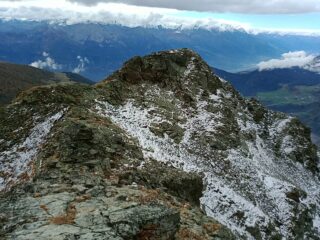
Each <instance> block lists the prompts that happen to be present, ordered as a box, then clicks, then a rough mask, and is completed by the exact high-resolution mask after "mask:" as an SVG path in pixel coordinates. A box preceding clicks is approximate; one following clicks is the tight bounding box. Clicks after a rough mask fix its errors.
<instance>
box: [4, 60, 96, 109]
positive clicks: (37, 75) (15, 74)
mask: <svg viewBox="0 0 320 240" xmlns="http://www.w3.org/2000/svg"><path fill="white" fill-rule="evenodd" d="M70 81H74V82H79V83H86V84H93V82H91V81H90V80H89V79H87V78H84V77H82V76H80V75H78V74H75V73H59V72H50V71H47V70H42V69H38V68H34V67H31V66H27V65H20V64H14V63H8V62H0V86H1V87H0V104H8V103H10V101H11V100H13V99H14V98H15V97H16V95H17V94H18V93H19V92H21V91H23V90H27V89H28V88H31V87H35V86H40V85H47V84H54V83H57V82H70Z"/></svg>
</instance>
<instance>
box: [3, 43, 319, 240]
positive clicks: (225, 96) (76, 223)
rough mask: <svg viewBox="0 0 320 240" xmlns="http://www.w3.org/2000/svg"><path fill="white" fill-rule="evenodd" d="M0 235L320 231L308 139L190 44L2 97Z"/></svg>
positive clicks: (290, 234)
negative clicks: (8, 100)
mask: <svg viewBox="0 0 320 240" xmlns="http://www.w3.org/2000/svg"><path fill="white" fill-rule="evenodd" d="M0 124H1V128H0V191H1V193H0V238H1V239H18V240H20V239H99V240H100V239H178V240H180V239H181V240H182V239H281V238H287V239H303V238H305V239H317V237H318V235H319V230H320V226H319V219H320V209H319V206H320V203H319V202H320V196H319V189H320V183H319V179H318V177H319V175H318V174H319V173H318V172H319V169H318V156H317V154H316V148H315V146H314V145H313V144H312V143H311V141H310V136H309V135H310V134H309V132H308V130H307V129H306V128H305V127H304V126H303V125H302V124H301V123H300V122H298V121H297V120H296V119H293V118H288V117H287V116H285V115H283V114H280V113H274V112H271V111H268V110H267V109H265V108H264V107H262V106H261V105H260V104H259V103H258V102H256V101H254V100H251V101H249V100H245V99H243V98H242V97H241V96H240V95H239V94H238V93H237V92H236V91H235V90H234V89H233V88H232V87H231V86H230V85H229V84H228V83H226V82H225V81H223V80H221V79H219V78H217V77H216V76H215V75H214V74H212V72H211V70H210V68H209V66H208V65H207V64H206V63H204V62H203V60H202V59H201V58H200V56H198V55H197V54H196V53H194V52H193V51H190V50H187V49H182V50H176V51H169V52H160V53H155V54H153V55H150V56H146V57H136V58H134V59H132V60H130V61H128V62H127V63H126V64H125V65H124V67H123V68H122V69H120V70H119V71H117V72H115V73H114V74H113V75H111V76H110V77H109V78H108V79H106V80H105V81H103V82H101V83H99V84H97V85H96V86H86V85H78V84H62V85H56V86H45V87H38V88H34V89H32V90H29V91H27V92H24V93H22V94H21V95H20V96H19V97H18V98H17V99H16V101H15V102H14V103H13V104H11V105H9V106H7V107H6V108H2V109H0Z"/></svg>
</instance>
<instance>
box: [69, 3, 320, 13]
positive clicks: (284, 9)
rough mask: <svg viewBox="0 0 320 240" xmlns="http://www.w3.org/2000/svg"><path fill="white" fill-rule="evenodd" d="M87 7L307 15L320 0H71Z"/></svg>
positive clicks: (319, 4)
mask: <svg viewBox="0 0 320 240" xmlns="http://www.w3.org/2000/svg"><path fill="white" fill-rule="evenodd" d="M69 1H70V2H76V3H81V4H85V5H89V6H92V5H96V4H99V3H106V2H118V3H119V2H121V3H126V4H132V5H137V6H148V7H158V8H174V9H179V10H191V11H212V12H236V13H281V14H283V13H306V12H316V11H320V2H319V0H303V1H297V0H272V1H261V0H241V1H239V0H197V1H195V0H174V1H172V0H161V1H159V0H120V1H119V0H69Z"/></svg>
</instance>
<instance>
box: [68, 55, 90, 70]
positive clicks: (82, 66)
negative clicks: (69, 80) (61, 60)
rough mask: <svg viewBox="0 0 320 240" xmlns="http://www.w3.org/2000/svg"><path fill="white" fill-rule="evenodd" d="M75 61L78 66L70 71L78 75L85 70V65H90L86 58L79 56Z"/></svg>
mask: <svg viewBox="0 0 320 240" xmlns="http://www.w3.org/2000/svg"><path fill="white" fill-rule="evenodd" d="M77 59H78V60H79V65H78V66H77V67H76V68H74V69H73V70H72V72H73V73H78V74H79V73H81V72H84V71H85V70H86V65H87V64H88V63H90V61H89V59H88V58H86V57H84V58H83V57H81V56H78V57H77Z"/></svg>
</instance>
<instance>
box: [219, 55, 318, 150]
mask: <svg viewBox="0 0 320 240" xmlns="http://www.w3.org/2000/svg"><path fill="white" fill-rule="evenodd" d="M318 59H319V58H316V59H315V61H314V64H313V65H311V66H310V69H313V70H315V69H316V67H317V63H318V62H317V60H318ZM214 72H215V73H216V74H217V75H218V76H220V77H222V78H224V79H226V80H228V81H229V82H231V84H232V85H233V86H234V87H235V88H236V89H237V90H238V91H240V92H241V93H242V94H243V95H244V96H247V97H255V98H257V99H259V100H260V101H261V102H262V103H264V105H266V106H268V107H269V108H271V109H273V110H276V111H281V112H286V113H289V114H291V115H294V116H297V117H299V118H300V119H301V120H302V121H303V122H304V123H305V124H307V125H308V126H309V127H310V128H311V129H312V132H313V138H314V142H315V143H317V144H318V145H319V144H320V138H319V136H320V74H319V73H317V72H314V71H310V70H306V69H303V68H298V67H294V68H286V69H272V70H264V71H259V70H253V71H248V72H240V73H230V72H226V71H224V70H221V69H216V68H215V69H214Z"/></svg>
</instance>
